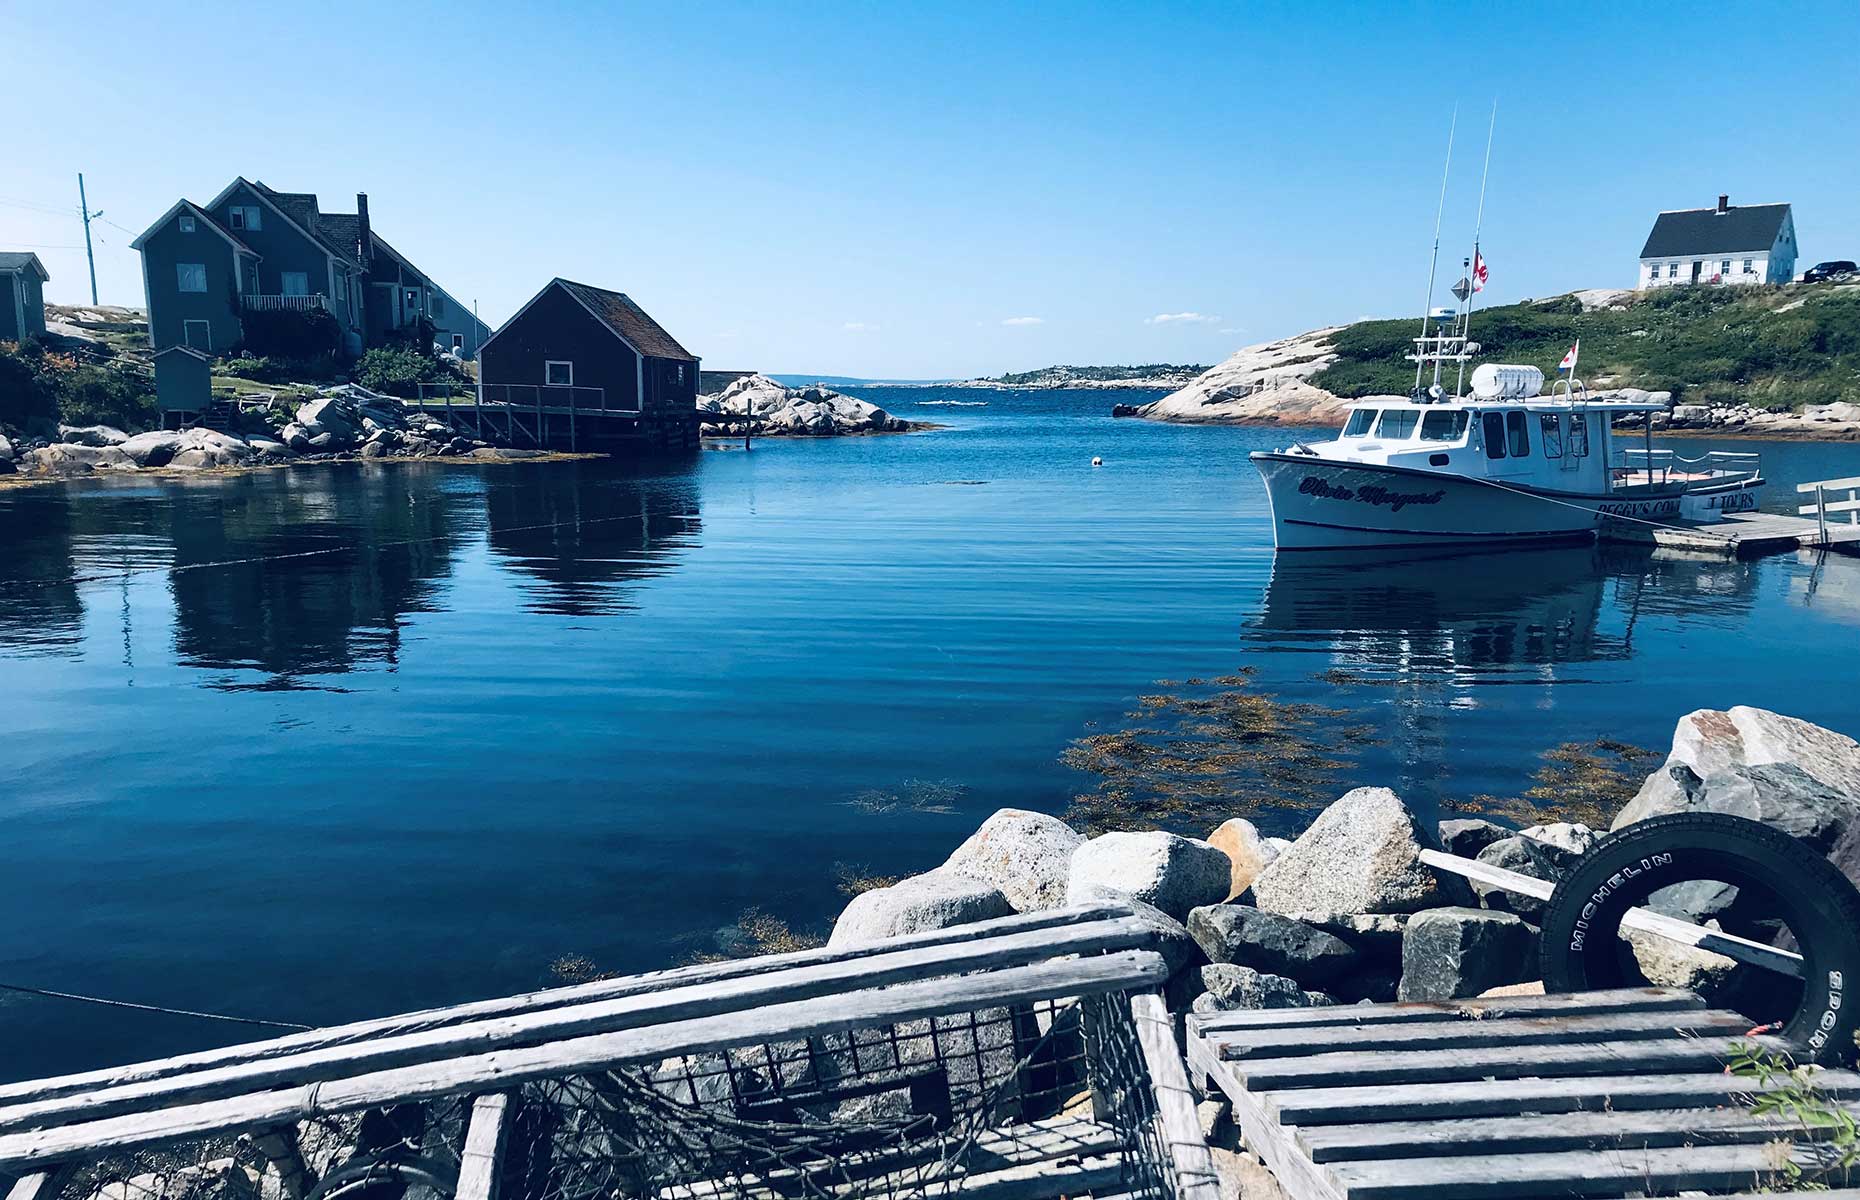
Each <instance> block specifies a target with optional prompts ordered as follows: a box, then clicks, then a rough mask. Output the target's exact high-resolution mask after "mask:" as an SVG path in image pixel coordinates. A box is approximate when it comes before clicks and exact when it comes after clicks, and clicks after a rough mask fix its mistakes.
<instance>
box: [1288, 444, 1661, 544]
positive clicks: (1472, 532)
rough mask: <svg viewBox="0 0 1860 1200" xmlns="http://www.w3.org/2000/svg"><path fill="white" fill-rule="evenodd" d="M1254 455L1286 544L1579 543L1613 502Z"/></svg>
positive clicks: (1324, 461)
mask: <svg viewBox="0 0 1860 1200" xmlns="http://www.w3.org/2000/svg"><path fill="white" fill-rule="evenodd" d="M1252 460H1253V465H1254V467H1256V468H1257V469H1258V471H1259V473H1260V477H1261V478H1262V479H1263V480H1264V481H1265V484H1266V495H1267V498H1268V499H1269V500H1270V502H1271V504H1272V526H1273V538H1274V541H1275V542H1276V544H1277V545H1278V547H1279V549H1281V550H1343V549H1356V548H1361V547H1376V546H1443V545H1480V544H1497V543H1524V542H1530V543H1554V542H1562V541H1580V540H1583V539H1585V538H1591V537H1593V536H1594V535H1595V528H1596V523H1597V522H1598V521H1599V519H1600V517H1599V513H1598V509H1599V508H1600V507H1601V506H1602V505H1603V504H1604V503H1605V502H1607V500H1608V498H1607V497H1603V496H1593V497H1590V496H1561V495H1549V494H1546V493H1543V492H1539V491H1534V490H1532V489H1530V488H1526V487H1522V486H1519V485H1514V484H1509V483H1505V482H1503V481H1492V482H1488V481H1485V480H1480V479H1474V478H1470V477H1467V476H1462V475H1442V474H1433V473H1429V472H1424V471H1414V470H1407V469H1402V468H1391V467H1386V466H1378V465H1376V464H1373V463H1352V462H1339V461H1335V460H1331V459H1324V458H1319V457H1316V456H1312V455H1300V454H1275V453H1255V454H1254V455H1253V456H1252ZM1662 499H1664V498H1662ZM1674 515H1677V498H1676V497H1675V498H1674Z"/></svg>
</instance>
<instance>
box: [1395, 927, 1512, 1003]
mask: <svg viewBox="0 0 1860 1200" xmlns="http://www.w3.org/2000/svg"><path fill="white" fill-rule="evenodd" d="M1401 951H1402V952H1401V962H1402V970H1401V988H1400V990H1399V992H1398V993H1397V995H1398V998H1400V999H1402V1000H1459V999H1462V998H1464V997H1467V996H1477V995H1478V994H1479V993H1480V992H1483V991H1485V990H1486V989H1487V988H1494V987H1502V986H1504V985H1505V984H1511V983H1523V982H1524V981H1526V980H1528V979H1534V978H1536V977H1537V972H1536V967H1537V963H1536V951H1537V934H1536V931H1535V930H1533V929H1532V928H1531V927H1530V926H1529V925H1526V924H1525V923H1524V921H1523V920H1522V919H1521V918H1519V917H1517V916H1515V915H1513V914H1511V913H1503V912H1488V911H1487V910H1485V909H1482V908H1437V909H1433V910H1431V911H1429V912H1424V913H1418V914H1416V916H1415V917H1414V919H1413V920H1411V921H1409V922H1408V930H1407V932H1406V933H1405V934H1404V935H1403V937H1402V948H1401Z"/></svg>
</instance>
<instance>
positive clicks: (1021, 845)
mask: <svg viewBox="0 0 1860 1200" xmlns="http://www.w3.org/2000/svg"><path fill="white" fill-rule="evenodd" d="M1084 844H1085V838H1084V836H1083V835H1082V834H1080V833H1078V832H1077V831H1076V830H1074V829H1073V828H1072V827H1071V826H1070V825H1067V824H1066V823H1065V822H1064V821H1061V820H1060V819H1059V818H1058V817H1052V816H1048V815H1047V814H1045V813H1036V812H1027V811H1025V810H1024V809H1018V808H1004V809H1002V810H1001V811H999V812H997V813H996V814H995V815H994V816H992V817H989V818H988V819H987V820H986V821H983V822H982V826H981V828H980V829H977V830H976V831H975V832H974V833H972V834H970V835H969V838H968V840H967V841H965V842H963V843H962V845H960V846H958V847H956V849H955V851H954V853H952V854H951V855H950V856H949V858H948V860H947V861H945V862H944V864H943V869H944V870H946V871H954V872H955V873H957V874H959V875H967V876H969V877H970V878H972V879H979V880H982V881H983V882H985V883H989V884H992V885H994V886H995V887H997V888H999V889H1000V890H1001V894H1002V895H1003V896H1006V897H1007V901H1008V903H1009V904H1012V905H1013V906H1014V908H1015V910H1016V911H1018V912H1035V911H1038V910H1040V909H1046V908H1062V907H1064V906H1065V903H1066V885H1067V882H1068V880H1069V878H1070V876H1071V873H1072V853H1073V851H1075V850H1077V849H1078V848H1079V847H1080V846H1082V845H1084Z"/></svg>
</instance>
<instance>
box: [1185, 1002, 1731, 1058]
mask: <svg viewBox="0 0 1860 1200" xmlns="http://www.w3.org/2000/svg"><path fill="white" fill-rule="evenodd" d="M1749 1029H1750V1018H1749V1017H1746V1016H1743V1015H1741V1014H1739V1013H1733V1012H1698V1011H1691V1010H1684V1011H1678V1012H1651V1013H1610V1014H1607V1015H1604V1016H1597V1017H1508V1018H1495V1019H1490V1020H1483V1021H1464V1020H1461V1021H1430V1022H1423V1023H1398V1024H1392V1025H1368V1026H1363V1027H1361V1028H1354V1029H1352V1028H1348V1027H1343V1026H1331V1027H1329V1028H1327V1029H1325V1030H1324V1031H1323V1034H1322V1036H1321V1037H1313V1036H1312V1031H1311V1030H1308V1029H1283V1030H1282V1029H1273V1030H1251V1029H1249V1030H1240V1031H1233V1032H1218V1033H1210V1034H1208V1035H1207V1036H1206V1040H1207V1041H1208V1043H1209V1044H1211V1045H1214V1046H1217V1047H1219V1050H1220V1055H1221V1057H1222V1058H1227V1059H1236V1060H1238V1059H1259V1058H1296V1057H1298V1056H1300V1055H1313V1054H1338V1053H1343V1052H1345V1051H1351V1050H1356V1051H1369V1050H1451V1049H1459V1048H1466V1049H1474V1048H1484V1047H1490V1048H1496V1047H1499V1046H1532V1045H1541V1044H1543V1043H1546V1042H1555V1043H1557V1044H1559V1045H1568V1044H1570V1043H1574V1042H1619V1041H1633V1040H1639V1039H1659V1038H1670V1037H1673V1036H1675V1035H1680V1034H1690V1035H1695V1036H1704V1037H1710V1038H1716V1039H1719V1040H1725V1039H1729V1038H1732V1037H1735V1036H1736V1035H1738V1034H1741V1033H1745V1032H1747V1031H1748V1030H1749Z"/></svg>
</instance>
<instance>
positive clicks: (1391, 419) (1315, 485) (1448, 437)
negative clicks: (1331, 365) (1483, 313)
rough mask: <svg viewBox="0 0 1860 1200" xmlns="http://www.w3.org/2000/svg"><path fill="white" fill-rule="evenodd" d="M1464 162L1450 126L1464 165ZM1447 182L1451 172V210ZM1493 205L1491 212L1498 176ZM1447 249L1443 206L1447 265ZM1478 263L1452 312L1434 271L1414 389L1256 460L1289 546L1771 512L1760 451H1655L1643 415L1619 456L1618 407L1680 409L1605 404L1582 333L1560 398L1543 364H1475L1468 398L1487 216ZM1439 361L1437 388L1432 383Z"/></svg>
mask: <svg viewBox="0 0 1860 1200" xmlns="http://www.w3.org/2000/svg"><path fill="white" fill-rule="evenodd" d="M1493 123H1494V125H1496V123H1497V108H1496V106H1494V109H1493ZM1455 124H1456V125H1457V115H1456V118H1455ZM1452 162H1453V151H1452V135H1451V133H1449V135H1448V142H1447V165H1448V170H1449V172H1450V170H1451V167H1452ZM1486 162H1487V165H1488V166H1489V165H1490V163H1491V134H1490V131H1488V133H1487V139H1486ZM1446 178H1447V177H1446V173H1443V175H1442V178H1441V193H1440V199H1441V211H1442V212H1444V211H1445V207H1446ZM1479 214H1480V216H1479V220H1480V222H1483V220H1484V214H1485V191H1484V182H1483V177H1482V181H1481V184H1480V196H1479ZM1439 255H1440V216H1439V215H1438V214H1436V216H1435V218H1434V261H1435V262H1438V259H1439ZM1464 265H1465V267H1466V275H1465V277H1463V278H1461V279H1460V281H1459V282H1458V283H1457V284H1455V285H1454V287H1453V289H1452V290H1453V295H1454V296H1455V298H1456V299H1458V301H1459V305H1458V306H1457V307H1449V308H1433V307H1431V305H1432V304H1433V292H1434V278H1435V277H1434V270H1435V268H1434V266H1433V265H1430V266H1429V268H1428V281H1427V291H1428V297H1427V302H1428V304H1429V306H1430V307H1429V309H1428V312H1427V316H1425V317H1423V318H1422V320H1421V327H1420V335H1419V336H1418V337H1416V338H1415V339H1414V351H1413V352H1412V353H1410V354H1408V355H1406V356H1405V357H1406V358H1407V360H1408V361H1410V362H1412V363H1414V364H1415V367H1414V387H1413V389H1412V390H1411V391H1410V392H1409V394H1408V396H1407V397H1405V398H1404V397H1380V398H1376V399H1372V400H1366V401H1364V402H1363V403H1362V404H1360V405H1358V406H1357V407H1356V408H1354V409H1352V410H1351V412H1350V416H1349V420H1348V421H1347V422H1346V423H1345V425H1344V428H1343V432H1342V433H1341V434H1339V435H1338V436H1337V437H1336V438H1335V439H1333V440H1331V441H1326V442H1310V443H1297V444H1294V445H1292V446H1290V447H1288V448H1286V449H1284V450H1273V451H1255V452H1254V453H1253V454H1252V455H1251V458H1252V460H1253V465H1254V466H1255V467H1256V468H1257V469H1258V470H1259V473H1260V477H1261V478H1262V479H1264V480H1265V483H1266V495H1267V497H1268V499H1269V500H1270V501H1271V504H1272V529H1273V539H1274V541H1275V542H1276V544H1277V545H1278V548H1279V549H1281V550H1314V549H1324V550H1343V549H1355V548H1358V547H1382V546H1452V545H1481V544H1496V543H1506V542H1554V541H1574V540H1579V539H1589V538H1593V537H1594V536H1595V534H1596V531H1597V529H1598V528H1600V526H1601V525H1602V523H1603V522H1604V521H1606V520H1609V519H1611V518H1614V519H1620V520H1627V521H1652V522H1668V521H1672V520H1686V521H1714V520H1718V519H1720V518H1722V517H1723V515H1724V514H1726V513H1735V512H1747V511H1750V510H1752V509H1754V508H1756V505H1757V493H1758V490H1759V489H1761V488H1762V486H1763V476H1762V473H1761V471H1760V469H1759V466H1758V462H1757V456H1756V455H1755V454H1742V453H1725V452H1717V453H1710V454H1706V455H1704V456H1702V457H1700V458H1698V459H1681V458H1678V457H1676V456H1675V455H1674V454H1673V453H1672V452H1670V451H1664V450H1662V451H1655V450H1654V448H1653V442H1652V427H1653V426H1652V421H1651V420H1650V419H1646V420H1643V421H1642V422H1641V429H1642V431H1643V437H1644V438H1645V439H1646V441H1645V444H1644V445H1643V447H1642V448H1640V449H1638V450H1635V449H1630V448H1627V447H1623V448H1621V449H1620V450H1619V451H1617V449H1616V445H1615V430H1614V419H1615V418H1616V417H1619V416H1624V415H1627V414H1630V413H1639V414H1642V415H1643V417H1647V416H1650V414H1651V413H1653V412H1655V411H1659V410H1662V409H1664V408H1665V404H1664V403H1658V402H1653V401H1651V400H1632V399H1618V398H1608V399H1602V398H1596V399H1591V398H1590V396H1589V392H1588V389H1587V388H1586V387H1585V386H1584V385H1583V384H1582V382H1581V381H1580V380H1579V379H1578V378H1577V375H1576V367H1577V360H1578V357H1579V354H1580V350H1581V343H1580V342H1578V343H1577V344H1576V345H1574V346H1572V347H1570V351H1569V353H1568V354H1567V355H1565V356H1564V359H1563V362H1562V364H1561V365H1559V367H1558V368H1557V369H1558V372H1559V374H1561V373H1562V372H1565V371H1567V377H1566V378H1559V379H1558V380H1557V382H1556V384H1555V386H1553V387H1552V388H1551V390H1550V394H1548V395H1545V394H1544V390H1543V389H1544V374H1543V372H1542V371H1541V370H1539V369H1538V368H1537V367H1535V366H1514V365H1505V364H1499V363H1487V364H1485V365H1483V366H1480V367H1478V368H1477V369H1475V370H1474V371H1473V372H1472V379H1471V384H1472V390H1471V393H1470V394H1464V391H1463V389H1464V387H1465V385H1466V382H1467V379H1466V364H1467V363H1469V362H1470V361H1471V360H1472V359H1473V358H1474V357H1475V356H1476V355H1477V353H1478V351H1479V347H1478V345H1476V344H1475V343H1473V342H1471V341H1470V340H1469V339H1468V336H1467V335H1468V332H1469V330H1470V328H1471V323H1472V311H1473V309H1472V297H1473V295H1474V294H1475V293H1476V292H1478V291H1479V290H1480V289H1481V288H1483V287H1484V285H1485V281H1486V265H1485V261H1484V259H1483V258H1482V256H1481V254H1480V251H1479V234H1478V225H1477V224H1475V227H1474V233H1473V250H1472V254H1471V255H1470V256H1469V257H1467V258H1466V259H1465V263H1464ZM1449 366H1451V367H1452V368H1453V369H1454V372H1455V375H1454V379H1453V381H1452V382H1453V388H1454V391H1453V394H1452V395H1451V396H1450V397H1449V396H1448V395H1447V394H1446V391H1445V383H1446V380H1445V378H1444V376H1443V370H1444V369H1446V368H1448V367H1449ZM1429 367H1432V369H1433V377H1432V382H1431V383H1425V382H1424V381H1425V379H1426V372H1427V370H1428V368H1429ZM1559 388H1560V389H1561V392H1560V394H1559V392H1558V389H1559ZM1640 395H1643V396H1644V395H1645V393H1640Z"/></svg>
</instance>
